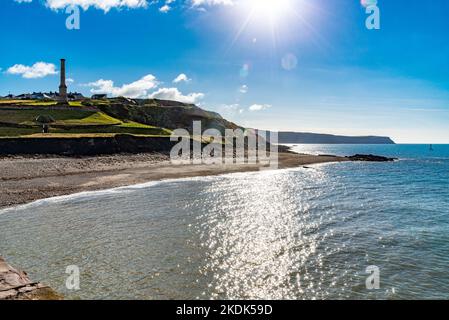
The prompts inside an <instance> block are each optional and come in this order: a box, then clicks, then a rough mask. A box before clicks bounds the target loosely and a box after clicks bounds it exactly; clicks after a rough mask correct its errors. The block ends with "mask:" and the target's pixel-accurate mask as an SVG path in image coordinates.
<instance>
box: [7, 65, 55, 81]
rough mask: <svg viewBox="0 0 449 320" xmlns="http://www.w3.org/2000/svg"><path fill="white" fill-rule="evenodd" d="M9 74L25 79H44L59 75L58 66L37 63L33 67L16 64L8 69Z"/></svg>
mask: <svg viewBox="0 0 449 320" xmlns="http://www.w3.org/2000/svg"><path fill="white" fill-rule="evenodd" d="M6 73H8V74H16V75H21V76H22V77H23V78H25V79H36V78H44V77H46V76H48V75H53V74H57V73H58V72H57V71H56V66H55V65H54V64H53V63H46V62H36V63H35V64H33V65H32V66H25V65H23V64H16V65H13V66H12V67H10V68H8V70H7V71H6Z"/></svg>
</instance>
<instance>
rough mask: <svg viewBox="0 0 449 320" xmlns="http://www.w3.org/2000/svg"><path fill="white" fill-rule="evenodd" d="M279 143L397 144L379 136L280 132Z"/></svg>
mask: <svg viewBox="0 0 449 320" xmlns="http://www.w3.org/2000/svg"><path fill="white" fill-rule="evenodd" d="M279 143H286V144H293V143H297V144H396V143H395V142H394V141H393V140H392V139H391V138H389V137H378V136H360V137H350V136H338V135H332V134H321V133H306V132H279Z"/></svg>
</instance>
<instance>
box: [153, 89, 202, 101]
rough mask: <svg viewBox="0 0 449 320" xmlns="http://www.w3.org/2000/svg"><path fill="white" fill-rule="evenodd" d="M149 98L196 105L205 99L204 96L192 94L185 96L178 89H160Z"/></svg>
mask: <svg viewBox="0 0 449 320" xmlns="http://www.w3.org/2000/svg"><path fill="white" fill-rule="evenodd" d="M149 98H152V99H161V100H173V101H179V102H183V103H191V104H196V103H198V101H199V100H201V99H203V98H204V94H203V93H190V94H188V95H183V94H182V93H181V92H180V91H179V90H178V89H177V88H160V89H159V90H157V91H156V92H153V93H152V94H150V95H149Z"/></svg>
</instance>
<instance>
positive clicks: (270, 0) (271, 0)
mask: <svg viewBox="0 0 449 320" xmlns="http://www.w3.org/2000/svg"><path fill="white" fill-rule="evenodd" d="M291 2H292V0H248V6H249V7H250V10H251V11H252V13H253V14H254V15H255V16H257V17H262V18H270V19H272V20H277V19H280V18H282V17H283V16H285V15H286V14H287V13H288V11H289V8H290V7H291Z"/></svg>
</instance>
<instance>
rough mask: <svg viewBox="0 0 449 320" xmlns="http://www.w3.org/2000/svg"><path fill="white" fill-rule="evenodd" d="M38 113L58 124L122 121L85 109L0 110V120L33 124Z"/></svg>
mask: <svg viewBox="0 0 449 320" xmlns="http://www.w3.org/2000/svg"><path fill="white" fill-rule="evenodd" d="M39 115H48V116H51V117H52V118H53V119H55V121H56V123H55V124H60V125H112V124H121V123H122V121H120V120H118V119H115V118H112V117H110V116H108V115H107V114H105V113H103V112H95V111H85V110H39V109H36V110H32V109H31V110H0V122H8V123H15V124H28V125H32V124H35V122H34V120H35V119H36V117H37V116H39Z"/></svg>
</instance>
